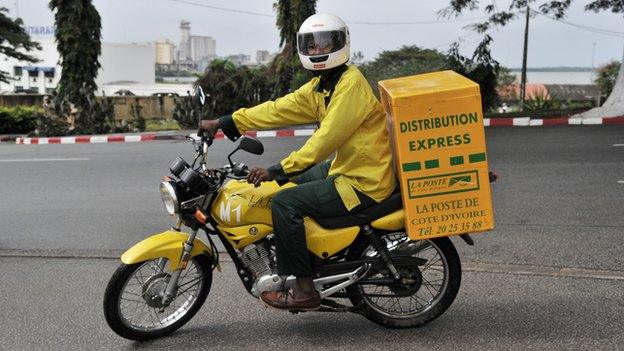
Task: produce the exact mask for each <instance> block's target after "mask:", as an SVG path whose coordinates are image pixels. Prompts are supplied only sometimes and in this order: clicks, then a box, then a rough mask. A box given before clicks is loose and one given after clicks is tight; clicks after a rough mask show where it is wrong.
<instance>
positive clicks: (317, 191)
mask: <svg viewBox="0 0 624 351" xmlns="http://www.w3.org/2000/svg"><path fill="white" fill-rule="evenodd" d="M330 164H331V161H329V160H328V161H325V162H322V163H319V164H318V165H316V166H314V167H312V168H310V169H309V170H308V171H306V172H305V173H303V174H301V175H300V176H298V177H297V178H294V179H293V181H294V182H295V183H296V184H297V186H295V187H292V188H288V189H284V190H282V191H280V192H279V193H277V194H276V195H275V197H273V200H272V201H271V215H272V217H273V227H274V230H275V246H276V250H277V252H276V254H277V273H278V274H279V275H294V276H296V277H311V276H312V275H313V272H312V266H311V263H310V254H309V253H308V247H307V244H306V236H305V227H304V225H303V218H304V217H339V216H344V215H346V214H348V213H353V212H356V211H360V210H362V209H365V208H367V207H369V206H372V205H374V204H377V202H376V201H375V200H373V199H371V198H370V197H368V196H366V195H365V194H363V193H361V192H358V191H357V190H356V193H357V195H358V197H359V199H360V205H358V206H356V207H355V208H353V209H352V210H351V211H349V210H347V208H346V207H345V206H344V204H343V203H342V200H341V198H340V195H339V194H338V191H337V190H336V186H335V185H334V177H328V175H327V174H328V171H329V166H330Z"/></svg>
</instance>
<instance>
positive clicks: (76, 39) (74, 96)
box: [49, 0, 109, 133]
mask: <svg viewBox="0 0 624 351" xmlns="http://www.w3.org/2000/svg"><path fill="white" fill-rule="evenodd" d="M49 7H50V9H51V10H52V11H54V12H55V14H54V21H55V25H56V33H55V38H56V43H57V49H58V52H59V55H60V61H61V68H62V73H61V80H60V81H59V85H58V88H57V89H58V97H59V98H60V99H61V100H62V101H63V105H64V106H65V107H67V106H69V104H70V103H73V104H74V105H75V106H76V107H77V108H78V110H79V113H78V117H77V118H76V130H77V131H78V132H82V133H100V132H106V131H108V129H109V126H108V121H107V118H106V116H103V115H102V114H95V115H92V114H89V113H87V111H88V110H89V109H92V108H93V106H92V105H93V103H92V102H93V101H94V100H95V98H94V93H95V90H96V89H97V85H96V83H95V78H96V77H97V74H98V70H99V68H100V63H99V61H98V57H99V56H100V53H101V42H100V40H101V28H102V25H101V19H100V15H99V13H98V11H97V10H96V9H95V7H94V6H93V4H92V2H91V0H51V1H50V4H49Z"/></svg>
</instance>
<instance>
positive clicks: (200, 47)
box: [191, 35, 216, 62]
mask: <svg viewBox="0 0 624 351" xmlns="http://www.w3.org/2000/svg"><path fill="white" fill-rule="evenodd" d="M215 46H216V42H215V40H214V39H213V38H212V37H206V36H199V35H192V36H191V60H193V61H194V62H198V61H201V60H205V59H207V60H208V61H212V60H214V58H215V57H216V48H215Z"/></svg>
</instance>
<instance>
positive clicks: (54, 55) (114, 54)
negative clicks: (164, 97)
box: [0, 37, 156, 94]
mask: <svg viewBox="0 0 624 351" xmlns="http://www.w3.org/2000/svg"><path fill="white" fill-rule="evenodd" d="M33 40H35V41H37V42H39V44H40V45H41V50H40V51H32V52H31V53H30V54H31V55H32V56H35V57H37V58H38V59H39V60H40V61H39V62H37V63H29V62H20V61H18V60H16V59H12V58H6V59H5V60H0V69H1V70H3V71H5V72H9V75H10V77H9V83H8V84H7V83H0V93H15V92H20V91H25V92H29V93H33V94H46V93H50V92H51V91H52V90H54V89H55V88H56V86H57V84H58V82H59V80H60V79H61V66H60V65H59V64H58V63H59V54H58V51H57V50H56V43H55V42H54V39H53V38H51V37H43V38H37V37H34V38H33ZM99 61H100V64H101V66H102V67H101V68H100V70H99V72H98V76H97V78H96V84H97V85H98V92H96V93H99V92H100V91H101V90H103V89H104V86H105V85H107V84H119V83H120V82H123V83H133V84H153V83H154V80H155V61H156V53H155V50H154V47H152V46H149V45H143V44H114V43H102V54H101V56H100V58H99Z"/></svg>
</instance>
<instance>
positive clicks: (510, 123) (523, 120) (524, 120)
mask: <svg viewBox="0 0 624 351" xmlns="http://www.w3.org/2000/svg"><path fill="white" fill-rule="evenodd" d="M483 125H484V126H486V127H541V126H563V125H571V126H574V125H624V116H620V117H612V118H585V119H582V118H570V117H559V118H547V119H531V118H530V117H516V118H484V119H483ZM314 131H315V129H311V128H310V129H282V130H264V131H257V132H247V133H245V134H246V135H249V136H253V137H256V138H283V137H296V136H310V135H312V134H313V133H314ZM185 138H186V136H185V135H184V134H139V135H100V136H89V135H83V136H71V137H49V138H23V137H16V138H13V137H7V138H5V139H2V138H0V142H2V141H6V140H13V139H14V140H15V143H16V144H23V145H35V144H39V145H41V144H100V143H133V142H141V141H153V140H184V139H185ZM223 138H224V135H223V133H222V132H218V133H217V134H216V135H215V140H219V139H223Z"/></svg>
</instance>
